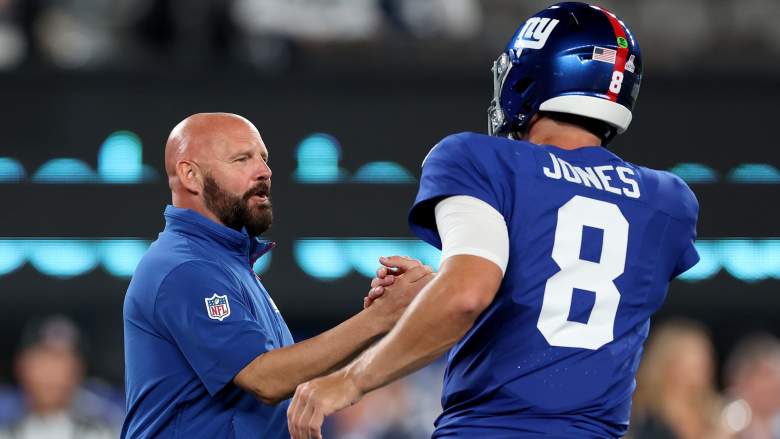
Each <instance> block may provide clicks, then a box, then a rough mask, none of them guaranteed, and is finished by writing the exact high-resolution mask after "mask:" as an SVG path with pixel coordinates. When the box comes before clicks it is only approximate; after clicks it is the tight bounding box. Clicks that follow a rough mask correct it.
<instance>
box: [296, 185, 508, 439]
mask: <svg viewBox="0 0 780 439" xmlns="http://www.w3.org/2000/svg"><path fill="white" fill-rule="evenodd" d="M466 199H468V200H466ZM450 200H453V202H454V203H449V201H450ZM475 200H476V199H474V198H472V197H452V198H450V199H447V200H445V201H447V202H448V203H449V204H445V202H441V203H439V205H437V207H436V223H437V227H438V230H439V234H440V235H441V238H442V243H443V254H442V259H443V262H442V264H441V268H440V271H439V273H438V275H437V276H436V277H435V278H434V279H433V280H432V281H431V282H430V283H429V284H428V285H427V286H426V287H425V288H423V290H422V292H421V293H420V295H419V296H418V297H417V298H416V299H415V300H414V301H413V302H412V304H411V305H410V306H409V308H408V309H407V311H406V312H405V313H404V315H403V316H402V317H401V320H399V322H398V324H397V325H396V326H395V327H394V328H393V330H392V331H391V332H390V333H389V334H388V335H387V336H386V337H385V338H384V339H382V340H381V341H379V342H378V343H377V344H376V345H375V346H373V347H372V348H369V349H368V350H367V351H366V352H364V353H363V354H362V355H361V356H360V357H358V359H356V360H355V361H354V362H353V363H351V364H350V365H349V366H347V367H346V368H344V369H342V370H339V371H337V372H335V373H333V374H331V375H329V376H327V377H324V378H320V379H318V380H315V381H312V382H309V383H306V384H303V385H301V386H300V387H299V388H298V390H297V391H296V394H295V397H294V398H293V402H292V404H291V405H290V408H289V410H288V425H289V428H290V433H291V434H292V436H293V438H294V439H297V438H308V437H315V438H319V437H321V433H320V427H321V425H322V422H323V421H324V417H325V416H327V415H329V414H331V413H333V412H334V411H336V410H340V409H341V408H343V407H346V406H348V405H351V404H354V403H355V402H356V401H357V400H358V399H360V397H361V396H362V395H364V394H365V393H367V392H370V391H371V390H374V389H376V388H378V387H381V386H383V385H385V384H387V383H389V382H391V381H393V380H395V379H398V378H400V377H402V376H404V375H407V374H409V373H411V372H413V371H415V370H417V369H419V368H421V367H423V366H425V365H427V364H429V363H430V362H431V361H433V360H434V359H436V358H437V357H438V356H440V355H441V354H442V353H444V352H445V351H447V350H448V349H449V348H451V347H452V346H453V345H454V344H455V343H456V342H457V341H458V340H459V339H460V338H461V337H463V335H464V334H465V333H466V332H467V331H468V330H469V329H470V328H471V327H472V326H473V324H474V322H475V320H476V319H477V318H478V317H479V315H480V314H481V313H482V312H483V311H484V310H485V309H486V308H487V307H488V306H489V305H490V304H491V303H492V301H493V299H494V298H495V295H496V292H497V291H498V288H499V286H500V284H501V281H502V279H503V274H504V270H505V268H506V264H507V260H508V253H509V249H508V247H509V242H508V233H507V228H506V224H505V222H504V219H503V217H501V215H500V214H499V213H498V212H496V211H495V210H494V209H492V208H491V207H490V206H487V205H486V203H481V205H479V203H478V202H479V200H476V201H475ZM458 201H465V202H466V204H467V205H459V203H458ZM485 206H487V207H485ZM448 207H451V208H452V209H448ZM477 255H479V256H477ZM398 279H399V280H401V279H403V276H400V277H399V278H398ZM394 288H395V286H394V285H393V286H389V287H385V289H386V290H387V293H392V292H393V289H394ZM387 293H386V294H387Z"/></svg>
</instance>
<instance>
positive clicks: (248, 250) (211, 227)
mask: <svg viewBox="0 0 780 439" xmlns="http://www.w3.org/2000/svg"><path fill="white" fill-rule="evenodd" d="M164 215H165V229H166V230H171V231H174V232H179V233H184V234H188V235H196V236H199V237H201V238H204V239H207V240H209V241H211V242H213V243H215V244H216V245H219V246H221V247H224V248H225V249H226V250H228V251H231V252H235V253H240V254H241V255H244V256H248V257H249V260H250V264H251V265H254V263H255V261H257V259H259V258H260V257H261V256H263V255H264V254H266V253H268V252H269V251H271V249H273V248H274V247H276V243H275V242H271V241H266V240H262V239H259V238H256V237H251V236H249V234H248V233H247V231H246V228H243V229H241V231H237V230H233V229H231V228H230V227H227V226H225V225H222V224H219V223H216V222H214V221H212V220H210V219H208V218H206V217H205V216H203V215H201V214H200V213H198V212H196V211H194V210H191V209H182V208H179V207H175V206H171V205H168V206H166V208H165V214H164Z"/></svg>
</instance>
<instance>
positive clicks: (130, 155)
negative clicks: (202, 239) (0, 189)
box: [0, 131, 157, 184]
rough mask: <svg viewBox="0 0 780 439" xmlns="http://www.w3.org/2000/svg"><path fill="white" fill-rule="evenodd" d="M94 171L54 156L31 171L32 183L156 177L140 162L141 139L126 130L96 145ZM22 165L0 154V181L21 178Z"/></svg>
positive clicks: (144, 180)
mask: <svg viewBox="0 0 780 439" xmlns="http://www.w3.org/2000/svg"><path fill="white" fill-rule="evenodd" d="M97 163H98V165H97V171H95V170H93V169H92V168H91V167H90V166H89V165H88V164H86V163H85V162H84V161H82V160H78V159H74V158H62V157H60V158H54V159H51V160H49V161H47V162H46V163H44V164H43V165H41V167H40V168H38V170H37V171H36V172H35V173H34V174H33V176H32V181H33V182H35V183H78V184H84V183H91V184H103V183H118V184H139V183H147V182H151V181H156V180H157V171H155V170H154V169H153V168H152V167H150V166H148V165H144V164H143V146H142V144H141V139H140V138H139V137H138V136H137V135H135V134H134V133H132V132H130V131H117V132H114V133H112V134H111V135H109V136H108V137H107V138H106V140H105V141H104V142H103V144H102V145H101V147H100V150H99V152H98V160H97ZM25 176H26V172H25V170H24V167H23V166H22V165H21V164H20V163H19V162H18V161H17V160H15V159H13V158H10V157H0V183H18V182H21V181H23V180H24V179H25Z"/></svg>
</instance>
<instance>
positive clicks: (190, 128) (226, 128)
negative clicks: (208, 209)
mask: <svg viewBox="0 0 780 439" xmlns="http://www.w3.org/2000/svg"><path fill="white" fill-rule="evenodd" d="M251 136H257V137H260V133H259V132H258V131H257V128H255V126H254V125H252V122H250V121H248V120H247V119H246V118H245V117H243V116H239V115H237V114H232V113H197V114H193V115H192V116H189V117H187V118H186V119H184V120H183V121H181V122H179V124H178V125H176V126H175V127H174V128H173V130H172V131H171V134H170V135H169V136H168V141H167V142H166V143H165V172H166V173H167V174H168V178H169V179H170V178H174V177H176V164H177V163H178V162H180V161H181V160H191V161H193V162H195V163H198V164H201V165H202V164H204V163H203V162H206V161H208V160H209V159H210V158H213V156H214V152H215V149H216V148H218V147H219V145H220V143H224V142H226V141H227V140H228V139H230V138H237V139H241V138H248V137H251ZM171 189H173V188H171Z"/></svg>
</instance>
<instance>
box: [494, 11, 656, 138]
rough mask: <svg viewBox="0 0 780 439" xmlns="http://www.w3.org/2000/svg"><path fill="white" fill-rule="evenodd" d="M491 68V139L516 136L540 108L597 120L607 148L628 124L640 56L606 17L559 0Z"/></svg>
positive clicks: (623, 29)
mask: <svg viewBox="0 0 780 439" xmlns="http://www.w3.org/2000/svg"><path fill="white" fill-rule="evenodd" d="M492 70H493V101H492V102H491V105H490V108H489V110H488V132H489V133H490V134H491V135H497V136H510V137H512V136H513V135H514V133H523V132H524V131H525V130H526V129H527V127H528V123H529V122H530V121H531V118H532V117H533V115H534V114H536V113H537V112H540V111H542V112H551V113H566V114H572V115H576V116H582V117H585V118H590V119H595V120H598V121H601V122H603V123H604V126H606V127H608V128H607V129H606V132H605V133H604V134H603V135H602V139H603V141H604V144H607V143H608V142H609V141H610V140H612V138H613V137H614V136H615V135H616V134H619V133H622V132H624V131H625V130H626V129H627V128H628V125H629V124H630V123H631V111H632V110H633V108H634V103H635V102H636V98H637V96H638V95H639V84H640V82H641V79H642V56H641V54H640V52H639V45H638V44H637V41H636V38H634V35H633V34H632V33H631V31H630V30H629V29H628V27H627V26H626V25H625V24H624V23H623V21H621V20H620V19H619V18H618V17H616V16H615V15H614V14H613V13H611V12H609V11H607V10H606V9H603V8H600V7H598V6H594V5H588V4H585V3H576V2H565V3H558V4H556V5H553V6H550V7H549V8H547V9H545V10H543V11H541V12H539V13H537V14H536V15H534V16H533V17H531V18H529V19H528V20H527V21H526V22H525V24H523V26H521V27H520V28H519V29H518V30H517V32H515V35H514V36H513V37H512V40H511V41H509V44H508V45H507V47H506V50H505V51H504V53H502V54H501V56H499V57H498V59H497V60H496V61H495V62H494V63H493V69H492Z"/></svg>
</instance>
